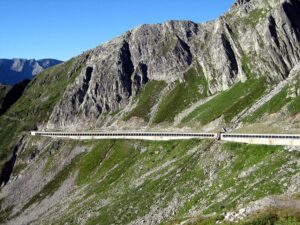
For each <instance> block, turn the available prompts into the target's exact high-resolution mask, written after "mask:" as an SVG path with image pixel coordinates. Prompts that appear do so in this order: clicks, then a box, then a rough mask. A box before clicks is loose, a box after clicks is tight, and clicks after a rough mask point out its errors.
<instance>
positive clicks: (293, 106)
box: [288, 96, 300, 116]
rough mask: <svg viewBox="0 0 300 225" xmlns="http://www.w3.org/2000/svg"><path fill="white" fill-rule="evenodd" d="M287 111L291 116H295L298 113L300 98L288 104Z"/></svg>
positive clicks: (299, 110)
mask: <svg viewBox="0 0 300 225" xmlns="http://www.w3.org/2000/svg"><path fill="white" fill-rule="evenodd" d="M288 110H289V114H290V115H291V116H295V115H296V114H298V113H299V112H300V96H297V97H296V98H294V99H293V100H292V101H291V102H290V104H289V105H288Z"/></svg>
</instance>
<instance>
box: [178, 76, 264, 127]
mask: <svg viewBox="0 0 300 225" xmlns="http://www.w3.org/2000/svg"><path fill="white" fill-rule="evenodd" d="M265 88H266V82H265V79H264V78H260V79H249V80H247V81H246V82H245V83H241V82H239V83H237V84H235V85H234V86H233V87H232V88H230V89H229V90H227V91H225V92H222V93H221V94H219V95H218V96H216V97H215V98H213V99H212V100H210V101H208V102H207V103H205V104H204V105H202V106H200V107H198V108H197V109H195V110H194V111H193V112H192V113H190V114H189V115H188V116H186V117H185V118H184V119H183V120H182V125H183V124H191V123H194V122H196V123H200V124H201V125H206V124H207V123H209V122H211V121H213V120H215V119H217V118H219V117H221V116H224V120H225V122H230V121H231V119H232V118H233V117H234V116H236V115H238V113H240V112H242V111H243V110H244V109H245V108H246V107H249V106H251V105H252V104H253V103H255V101H256V100H257V99H258V98H259V97H261V96H262V95H263V93H264V90H265Z"/></svg>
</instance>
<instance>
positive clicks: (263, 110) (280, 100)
mask: <svg viewBox="0 0 300 225" xmlns="http://www.w3.org/2000/svg"><path fill="white" fill-rule="evenodd" d="M287 94H288V87H285V88H284V89H282V90H281V91H280V92H279V93H278V94H277V95H275V96H274V97H273V98H272V99H271V100H270V101H268V102H267V103H266V104H264V105H263V106H261V107H260V108H259V109H258V110H256V111H255V112H254V113H253V114H252V115H249V116H248V117H246V118H245V119H244V120H243V121H244V122H246V123H254V122H255V121H257V120H258V119H260V118H262V116H263V115H265V114H267V115H269V114H272V113H276V112H278V111H279V110H280V109H282V108H283V107H284V106H285V105H286V104H287V103H288V102H289V101H290V100H291V99H290V98H289V97H287ZM298 105H299V104H298ZM296 106H297V104H296ZM291 111H292V110H291Z"/></svg>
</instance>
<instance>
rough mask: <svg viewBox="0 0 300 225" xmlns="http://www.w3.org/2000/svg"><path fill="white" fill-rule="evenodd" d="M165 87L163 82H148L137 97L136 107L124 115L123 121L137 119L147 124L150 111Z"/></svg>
mask: <svg viewBox="0 0 300 225" xmlns="http://www.w3.org/2000/svg"><path fill="white" fill-rule="evenodd" d="M165 87H166V83H165V82H164V81H155V80H153V81H149V82H148V83H147V84H146V86H145V87H144V88H143V90H142V91H141V93H140V94H139V96H138V99H137V101H138V102H137V106H136V107H135V108H134V109H133V110H132V111H131V112H130V113H129V114H128V115H126V117H125V120H129V119H130V118H132V117H139V118H142V119H144V121H146V122H148V121H149V119H150V116H151V115H150V112H151V109H152V108H153V106H154V105H155V103H156V102H157V101H158V100H159V97H160V94H161V92H162V90H163V89H164V88H165Z"/></svg>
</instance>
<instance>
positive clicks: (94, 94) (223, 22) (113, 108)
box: [48, 0, 300, 129]
mask: <svg viewBox="0 0 300 225" xmlns="http://www.w3.org/2000/svg"><path fill="white" fill-rule="evenodd" d="M298 12H299V1H297V0H294V1H278V0H276V1H270V0H269V1H259V0H252V1H237V2H236V3H235V4H234V6H233V7H232V8H231V9H230V11H229V12H228V13H226V14H225V15H224V16H222V17H220V18H219V19H217V20H215V21H212V22H208V23H204V24H197V23H194V22H191V21H169V22H166V23H164V24H156V25H142V26H140V27H138V28H135V29H133V30H131V31H129V32H127V33H125V34H124V35H122V36H120V37H118V38H116V39H114V40H112V41H110V42H108V43H106V44H103V45H101V46H99V47H97V48H95V49H92V50H90V51H89V52H88V60H87V62H86V64H85V66H84V68H83V70H82V72H81V73H80V75H79V76H78V77H77V78H76V81H75V82H74V83H73V84H70V86H69V87H68V88H67V90H66V92H65V93H64V96H63V98H62V99H61V101H60V103H59V104H58V105H57V107H56V108H55V109H54V111H53V113H52V115H51V118H50V121H49V123H48V128H56V129H59V128H63V129H68V128H69V129H71V128H72V129H74V128H75V129H76V126H75V127H74V126H73V125H74V124H78V125H79V124H80V125H79V126H78V127H77V128H78V129H79V128H84V129H87V128H89V127H91V126H95V123H94V122H95V121H97V120H98V119H99V117H101V115H103V114H105V113H108V112H117V111H119V110H122V109H124V108H125V106H128V104H129V103H131V101H132V100H133V99H134V98H135V97H136V95H137V94H138V93H139V91H140V90H141V88H142V87H143V86H145V84H146V83H147V82H149V81H152V80H161V81H164V82H166V83H167V86H168V88H172V87H173V86H174V82H176V81H179V82H183V81H184V79H183V77H184V73H185V72H186V71H187V70H189V69H190V68H191V67H201V68H202V71H203V75H202V76H204V79H206V81H207V85H208V90H207V93H208V95H214V94H216V93H218V92H220V91H224V90H227V89H228V88H230V87H231V86H232V85H234V84H236V83H238V82H239V81H243V82H244V81H245V80H247V79H250V78H251V77H262V76H264V77H266V78H267V80H268V81H271V82H275V83H276V82H277V83H278V82H280V81H281V80H283V79H285V78H286V77H287V76H288V74H289V71H290V70H291V69H292V68H293V67H294V66H295V65H296V64H297V63H298V62H299V57H300V53H299V52H300V51H299V35H300V34H299V29H300V22H299V21H300V20H299V19H300V18H299V17H300V16H299V13H298ZM70 100H71V101H70ZM98 126H100V125H98ZM94 128H95V127H94Z"/></svg>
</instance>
